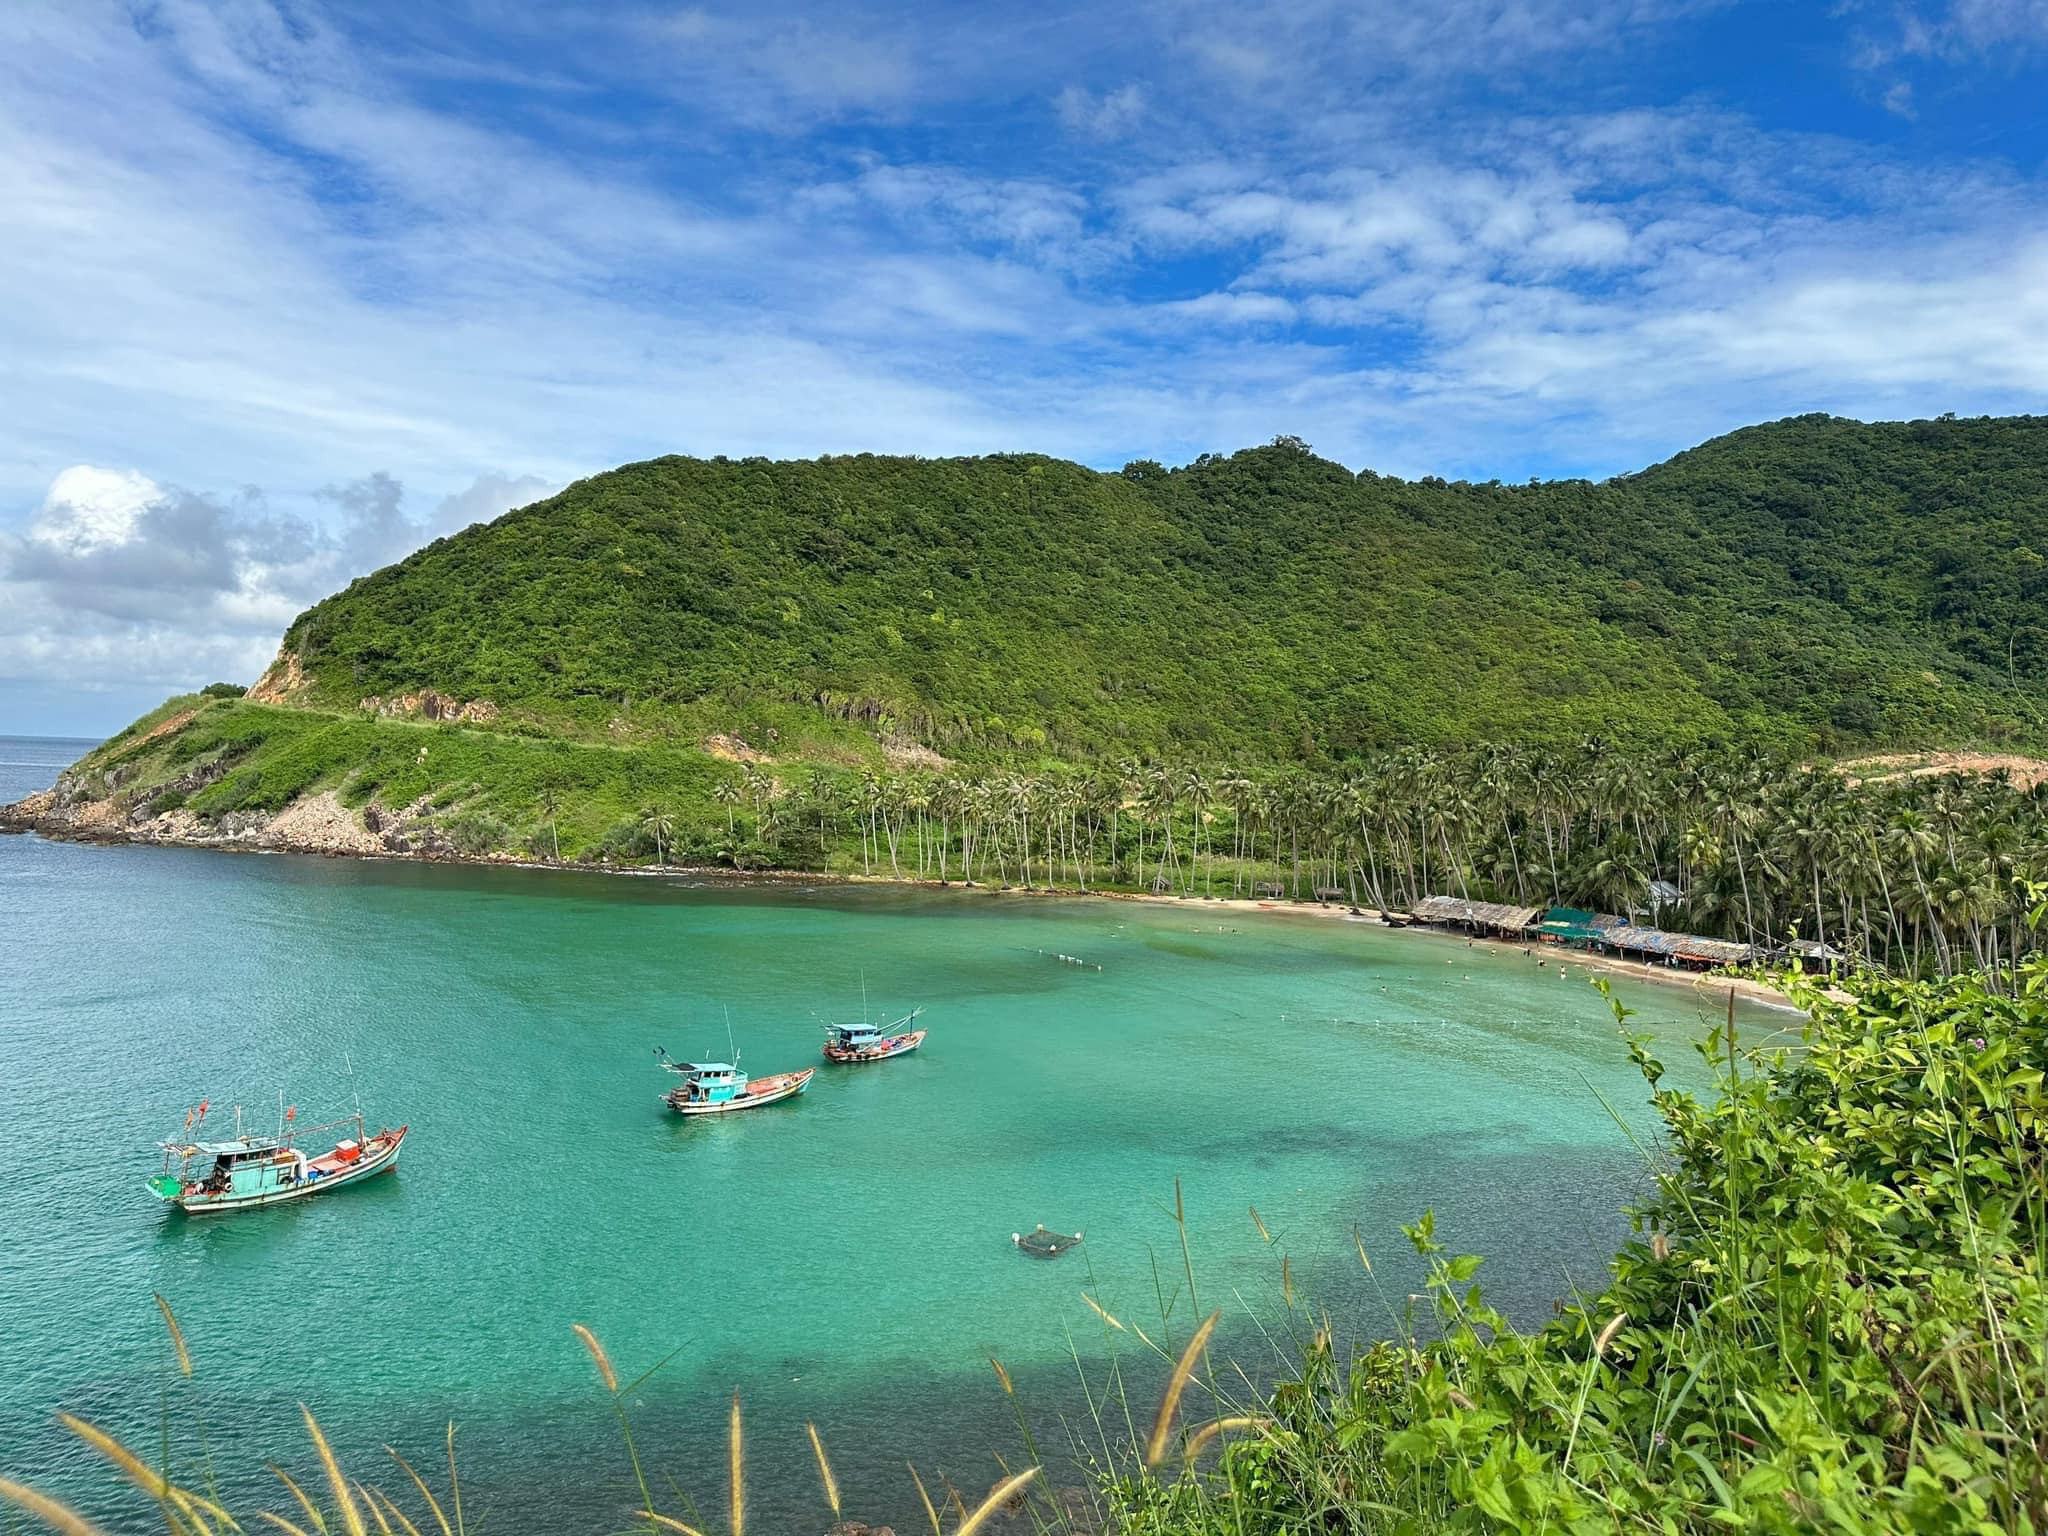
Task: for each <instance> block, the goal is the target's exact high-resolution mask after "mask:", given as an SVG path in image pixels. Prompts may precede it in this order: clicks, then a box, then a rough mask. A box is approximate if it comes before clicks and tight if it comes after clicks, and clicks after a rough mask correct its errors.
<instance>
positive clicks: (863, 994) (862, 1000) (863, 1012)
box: [860, 966, 868, 1024]
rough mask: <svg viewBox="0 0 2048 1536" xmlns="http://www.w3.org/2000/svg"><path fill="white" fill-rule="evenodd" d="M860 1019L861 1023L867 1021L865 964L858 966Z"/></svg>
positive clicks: (866, 975) (866, 974) (866, 969)
mask: <svg viewBox="0 0 2048 1536" xmlns="http://www.w3.org/2000/svg"><path fill="white" fill-rule="evenodd" d="M860 1021H861V1023H863V1024H865V1023H867V1021H868V968H867V967H866V966H862V967H861V968H860Z"/></svg>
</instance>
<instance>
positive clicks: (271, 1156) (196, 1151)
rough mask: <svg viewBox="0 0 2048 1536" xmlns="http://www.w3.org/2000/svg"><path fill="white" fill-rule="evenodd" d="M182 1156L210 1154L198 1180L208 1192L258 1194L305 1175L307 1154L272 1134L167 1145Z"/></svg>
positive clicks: (297, 1179)
mask: <svg viewBox="0 0 2048 1536" xmlns="http://www.w3.org/2000/svg"><path fill="white" fill-rule="evenodd" d="M166 1150H167V1151H172V1152H175V1153H178V1154H180V1155H181V1156H182V1157H183V1158H194V1157H210V1158H212V1159H213V1166H212V1167H211V1168H210V1169H208V1170H207V1171H206V1173H205V1174H204V1175H202V1176H201V1177H200V1179H199V1180H198V1184H199V1188H200V1190H201V1192H202V1193H205V1194H209V1195H228V1196H241V1195H259V1194H267V1193H269V1192H270V1191H272V1190H277V1189H284V1188H288V1187H290V1186H291V1185H294V1184H296V1183H298V1182H299V1180H301V1179H303V1178H304V1177H305V1176H306V1154H305V1153H303V1152H301V1151H299V1150H298V1149H297V1148H295V1147H291V1146H288V1145H286V1144H285V1143H284V1142H282V1141H279V1140H277V1139H276V1138H275V1137H270V1136H242V1137H238V1138H237V1139H236V1140H234V1141H202V1142H199V1143H197V1144H196V1145H192V1146H183V1147H167V1148H166Z"/></svg>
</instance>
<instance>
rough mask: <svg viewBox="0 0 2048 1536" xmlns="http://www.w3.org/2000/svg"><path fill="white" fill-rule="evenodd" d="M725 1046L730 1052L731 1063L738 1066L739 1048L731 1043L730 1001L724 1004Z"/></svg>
mask: <svg viewBox="0 0 2048 1536" xmlns="http://www.w3.org/2000/svg"><path fill="white" fill-rule="evenodd" d="M725 1048H726V1049H727V1050H728V1051H731V1052H732V1064H733V1065H734V1066H738V1065H739V1064H740V1048H739V1046H737V1045H736V1044H734V1043H733V1038H732V1004H730V1003H727V1004H726V1005H725Z"/></svg>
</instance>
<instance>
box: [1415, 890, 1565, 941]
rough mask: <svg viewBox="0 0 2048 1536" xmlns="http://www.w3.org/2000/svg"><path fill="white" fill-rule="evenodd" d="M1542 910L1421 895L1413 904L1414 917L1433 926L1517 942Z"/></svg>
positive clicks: (1456, 897) (1501, 903)
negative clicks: (1420, 898)
mask: <svg viewBox="0 0 2048 1536" xmlns="http://www.w3.org/2000/svg"><path fill="white" fill-rule="evenodd" d="M1542 910H1543V909H1542V908H1540V907H1516V906H1510V905H1508V904H1507V903H1505V902H1499V901H1467V900H1466V899H1465V898H1463V897H1462V896H1425V897H1423V898H1422V900H1420V901H1418V902H1417V903H1415V912H1414V918H1415V921H1416V922H1418V923H1428V924H1430V925H1431V926H1433V927H1438V928H1456V929H1459V930H1460V931H1462V932H1465V933H1475V934H1488V935H1493V936H1497V937H1502V938H1515V939H1519V938H1521V937H1522V936H1523V935H1524V934H1525V933H1527V932H1528V930H1529V929H1530V927H1531V926H1532V925H1533V924H1534V923H1535V921H1536V918H1537V915H1538V914H1539V913H1540V912H1541V911H1542Z"/></svg>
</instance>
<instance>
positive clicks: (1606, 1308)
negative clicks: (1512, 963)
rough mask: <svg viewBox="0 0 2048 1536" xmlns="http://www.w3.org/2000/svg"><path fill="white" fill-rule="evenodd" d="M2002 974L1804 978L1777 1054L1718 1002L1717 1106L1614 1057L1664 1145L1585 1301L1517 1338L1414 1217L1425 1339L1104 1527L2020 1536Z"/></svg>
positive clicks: (2026, 1301) (1380, 1356)
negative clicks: (1825, 981)
mask: <svg viewBox="0 0 2048 1536" xmlns="http://www.w3.org/2000/svg"><path fill="white" fill-rule="evenodd" d="M2034 915H2035V920H2036V922H2038V921H2039V920H2040V916H2041V913H2040V911H2039V910H2038V909H2037V910H2036V912H2035V914H2034ZM2010 987H2011V991H2012V992H2013V994H2014V995H2011V996H2005V995H2000V994H1998V993H1996V992H1994V991H1992V990H1991V989H1990V988H1988V987H1987V986H1986V985H1985V984H1984V983H1983V982H1982V981H1981V980H1980V979H1977V978H1974V977H1967V978H1958V979H1953V980H1949V981H1944V982H1937V983H1922V982H1899V981H1887V980H1881V979H1876V980H1871V981H1868V982H1866V983H1863V984H1861V985H1860V986H1859V989H1858V995H1857V996H1856V997H1854V998H1853V999H1849V998H1846V997H1845V995H1844V994H1840V993H1832V994H1828V995H1821V994H1819V993H1817V992H1816V991H1815V990H1814V989H1812V988H1811V987H1808V986H1804V985H1801V986H1800V989H1799V990H1800V992H1801V996H1802V1000H1803V1001H1804V1002H1806V1003H1807V1004H1808V1005H1809V1006H1810V1008H1811V1010H1812V1018H1811V1022H1810V1024H1809V1025H1808V1027H1807V1028H1806V1030H1805V1031H1804V1039H1803V1043H1802V1045H1801V1046H1800V1048H1798V1049H1796V1050H1782V1049H1781V1050H1776V1051H1772V1052H1770V1053H1768V1054H1758V1053H1748V1052H1745V1051H1744V1050H1743V1049H1742V1047H1741V1043H1740V1042H1739V1040H1738V1039H1737V1038H1736V1036H1735V1030H1734V1014H1733V1007H1732V1003H1731V1007H1730V1012H1729V1022H1728V1025H1727V1026H1726V1028H1724V1029H1720V1030H1717V1031H1716V1032H1715V1034H1714V1036H1713V1037H1712V1038H1711V1039H1710V1040H1708V1041H1707V1042H1706V1043H1705V1044H1704V1045H1703V1046H1702V1047H1701V1050H1702V1053H1703V1054H1704V1055H1705V1057H1706V1059H1707V1061H1708V1064H1709V1065H1710V1066H1711V1067H1712V1069H1713V1070H1714V1073H1715V1079H1716V1087H1717V1090H1718V1091H1717V1093H1716V1095H1715V1096H1714V1097H1713V1098H1712V1099H1711V1100H1701V1099H1699V1098H1695V1097H1694V1096H1693V1095H1691V1094H1688V1093H1678V1092H1673V1091H1671V1090H1669V1089H1666V1088H1664V1087H1662V1086H1661V1080H1662V1077H1663V1071H1664V1069H1663V1066H1662V1064H1661V1063H1660V1062H1658V1061H1657V1060H1656V1058H1655V1057H1653V1056H1652V1055H1651V1054H1650V1053H1649V1048H1648V1045H1647V1043H1646V1042H1644V1041H1632V1042H1631V1046H1630V1049H1631V1053H1632V1055H1633V1058H1634V1060H1635V1061H1636V1063H1637V1065H1638V1066H1639V1067H1640V1068H1641V1069H1642V1072H1643V1075H1644V1077H1645V1079H1646V1080H1647V1081H1648V1083H1649V1085H1650V1088H1651V1091H1652V1097H1653V1100H1654V1102H1655V1104H1656V1106H1657V1108H1658V1110H1659V1112H1660V1113H1661V1115H1662V1117H1663V1120H1664V1123H1665V1126H1666V1127H1667V1130H1668V1136H1669V1146H1668V1149H1667V1150H1666V1151H1665V1153H1664V1154H1663V1157H1662V1167H1661V1171H1660V1172H1659V1175H1658V1178H1657V1185H1656V1195H1655V1198H1654V1199H1653V1200H1652V1201H1651V1202H1650V1203H1649V1204H1648V1206H1647V1207H1646V1208H1645V1209H1643V1210H1642V1211H1641V1212H1639V1213H1637V1215H1636V1218H1635V1219H1636V1225H1637V1231H1638V1234H1639V1235H1638V1237H1637V1239H1636V1240H1634V1241H1631V1242H1630V1243H1628V1244H1627V1245H1626V1246H1625V1247H1624V1249H1623V1250H1622V1252H1621V1253H1620V1255H1619V1256H1618V1257H1617V1258H1616V1259H1615V1261H1614V1263H1613V1266H1612V1269H1611V1273H1610V1280H1609V1284H1608V1286H1607V1289H1606V1290H1605V1291H1604V1292H1603V1293H1602V1294H1601V1295H1600V1296H1599V1297H1597V1298H1590V1299H1582V1300H1580V1301H1579V1302H1577V1303H1575V1304H1573V1305H1571V1306H1569V1307H1568V1308H1566V1309H1565V1310H1564V1311H1563V1312H1562V1313H1561V1315H1560V1316H1559V1317H1558V1319H1557V1320H1556V1321H1555V1322H1554V1323H1552V1324H1551V1325H1549V1326H1548V1327H1546V1328H1544V1329H1542V1330H1541V1331H1540V1332H1537V1333H1534V1334H1523V1333H1518V1332H1517V1331H1515V1330H1514V1329H1513V1328H1512V1327H1511V1326H1510V1325H1509V1324H1508V1323H1507V1321H1506V1320H1505V1319H1504V1318H1503V1317H1502V1316H1501V1315H1500V1314H1499V1313H1498V1312H1496V1311H1494V1310H1493V1309H1492V1308H1490V1307H1489V1306H1487V1305H1486V1303H1485V1300H1484V1298H1483V1296H1482V1294H1481V1292H1480V1290H1479V1288H1478V1287H1477V1286H1475V1285H1474V1284H1473V1283H1472V1282H1473V1279H1474V1276H1475V1274H1476V1272H1477V1271H1478V1269H1479V1267H1480V1261H1479V1260H1478V1259H1477V1258H1473V1257H1470V1256H1465V1257H1449V1256H1446V1255H1445V1254H1444V1253H1443V1252H1442V1251H1441V1250H1440V1248H1439V1245H1438V1244H1437V1242H1436V1239H1435V1233H1434V1227H1433V1223H1432V1222H1431V1221H1430V1220H1429V1219H1427V1218H1425V1219H1424V1220H1423V1221H1421V1222H1419V1223H1418V1224H1417V1225H1416V1226H1414V1227H1413V1228H1411V1229H1409V1237H1410V1239H1411V1240H1412V1241H1413V1242H1414V1244H1415V1246H1416V1247H1417V1248H1418V1249H1419V1250H1420V1251H1421V1252H1422V1253H1423V1254H1424V1255H1425V1256H1427V1258H1428V1261H1429V1266H1430V1282H1429V1286H1428V1299H1429V1301H1430V1302H1431V1303H1432V1305H1433V1310H1434V1321H1435V1328H1434V1330H1433V1336H1429V1337H1413V1338H1409V1339H1406V1340H1401V1341H1396V1342H1391V1343H1386V1344H1382V1345H1379V1346H1377V1347H1375V1348H1374V1349H1372V1350H1370V1351H1369V1352H1367V1353H1366V1354H1365V1355H1364V1356H1363V1357H1362V1358H1360V1359H1358V1360H1356V1361H1355V1362H1353V1363H1351V1364H1350V1365H1348V1367H1347V1366H1341V1365H1340V1364H1339V1363H1338V1362H1337V1361H1336V1360H1335V1359H1333V1358H1332V1355H1331V1352H1330V1350H1329V1347H1328V1344H1327V1342H1326V1340H1327V1335H1320V1334H1319V1335H1318V1336H1317V1339H1316V1342H1315V1343H1314V1344H1312V1345H1311V1347H1310V1349H1309V1350H1308V1353H1307V1358H1306V1360H1305V1362H1304V1368H1303V1370H1302V1372H1301V1374H1300V1377H1299V1379H1298V1380H1296V1381H1294V1382H1292V1383H1290V1384H1288V1385H1286V1386H1283V1387H1282V1388H1280V1389H1279V1390H1278V1391H1276V1392H1275V1393H1274V1394H1273V1396H1272V1399H1271V1401H1270V1403H1268V1404H1265V1405H1262V1408H1261V1418H1260V1420H1259V1424H1258V1428H1257V1430H1256V1433H1255V1434H1254V1435H1253V1436H1252V1437H1250V1438H1246V1439H1242V1440H1240V1441H1239V1442H1238V1443H1236V1444H1235V1445H1232V1446H1231V1447H1230V1448H1229V1449H1227V1450H1226V1451H1225V1452H1224V1453H1223V1455H1222V1456H1221V1458H1220V1459H1219V1460H1218V1462H1217V1463H1216V1465H1215V1467H1214V1469H1213V1470H1211V1471H1207V1472H1199V1473H1197V1472H1189V1473H1188V1474H1187V1475H1185V1476H1181V1477H1177V1478H1175V1477H1168V1476H1164V1475H1162V1474H1160V1473H1156V1472H1146V1473H1143V1474H1139V1475H1135V1476H1125V1477H1123V1478H1121V1479H1120V1480H1116V1481H1114V1482H1113V1483H1112V1485H1111V1488H1110V1492H1111V1495H1112V1498H1113V1500H1114V1502H1115V1504H1116V1505H1117V1508H1118V1511H1119V1514H1120V1519H1121V1529H1123V1530H1124V1531H1125V1532H1127V1533H1130V1536H1151V1533H1157V1536H1165V1533H1167V1532H1175V1533H1182V1532H1201V1531H1219V1532H1220V1531H1230V1532H1234V1533H1266V1532H1272V1533H1278V1532H1303V1531H1380V1530H1385V1531H1424V1530H1447V1531H1474V1532H1480V1531H1515V1532H1526V1533H1529V1536H1535V1533H1537V1532H1545V1531H1550V1532H1566V1531H1570V1532H1593V1531H1613V1530H1641V1531H1665V1532H1687V1531H1700V1532H1705V1531H1720V1530H1761V1531H1781V1530H1782V1531H1791V1530H1816V1529H1818V1530H1832V1531H1844V1532H1875V1531H1916V1532H1959V1533H1960V1532H1981V1533H1987V1536H1988V1533H1992V1532H2009V1531H2024V1532H2032V1531H2039V1530H2041V1529H2042V1528H2043V1526H2044V1522H2048V1408H2044V1404H2048V1363H2044V1352H2048V1293H2044V1287H2043V1265H2042V1253H2043V1236H2044V1232H2048V1201H2044V1145H2043V1142H2044V1136H2048V1093H2044V1090H2043V1064H2044V1062H2048V964H2044V963H2043V962H2042V961H2041V960H2039V959H2038V958H2037V959H2036V960H2034V961H2032V962H2030V963H2029V964H2028V965H2026V966H2024V967H2022V968H2021V970H2020V971H2019V973H2018V974H2017V975H2016V976H2013V977H2011V978H2010ZM1615 1014H1616V1017H1617V1018H1618V1019H1623V1020H1625V1019H1626V1017H1627V1010H1625V1009H1623V1008H1621V1007H1620V1006H1619V1005H1618V1004H1617V1005H1615Z"/></svg>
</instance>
